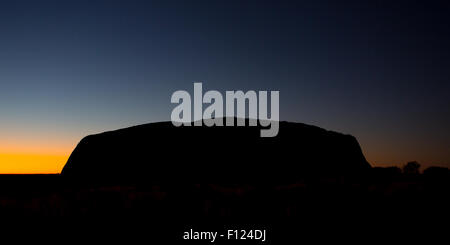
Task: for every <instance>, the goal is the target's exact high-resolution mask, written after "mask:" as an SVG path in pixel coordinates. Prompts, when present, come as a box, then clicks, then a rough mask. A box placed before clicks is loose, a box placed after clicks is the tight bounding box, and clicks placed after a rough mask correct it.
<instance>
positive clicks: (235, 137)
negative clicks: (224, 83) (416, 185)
mask: <svg viewBox="0 0 450 245" xmlns="http://www.w3.org/2000/svg"><path fill="white" fill-rule="evenodd" d="M247 125H248V124H247ZM369 168H370V164H369V163H368V162H367V161H366V159H365V157H364V155H363V153H362V151H361V148H360V145H359V143H358V141H357V140H356V138H355V137H353V136H351V135H345V134H341V133H337V132H333V131H328V130H325V129H322V128H319V127H315V126H310V125H306V124H302V123H293V122H284V121H283V122H280V129H279V134H278V135H277V136H276V137H273V138H261V137H260V127H259V126H257V127H250V126H244V127H238V126H234V127H217V126H213V127H207V126H201V127H184V126H181V127H175V126H173V125H172V123H171V122H158V123H149V124H145V125H139V126H134V127H130V128H124V129H119V130H115V131H109V132H104V133H100V134H96V135H89V136H87V137H85V138H83V139H82V140H81V141H80V143H79V144H78V145H77V147H76V148H75V150H74V151H73V152H72V154H71V156H70V158H69V160H68V161H67V164H66V165H65V167H64V169H63V171H62V174H63V175H65V176H71V177H77V176H78V177H89V176H91V177H94V176H95V177H96V178H102V177H103V178H110V177H113V178H141V179H148V180H149V181H178V180H186V181H193V182H195V181H200V182H201V181H211V180H213V181H223V182H234V181H247V180H261V181H267V180H269V181H270V180H271V179H280V178H284V179H290V178H291V179H292V178H296V177H297V176H311V175H317V174H319V175H330V174H331V175H342V174H344V175H345V174H355V173H359V172H363V171H365V170H367V169H369Z"/></svg>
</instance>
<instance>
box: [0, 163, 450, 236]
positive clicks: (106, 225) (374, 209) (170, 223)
mask: <svg viewBox="0 0 450 245" xmlns="http://www.w3.org/2000/svg"><path fill="white" fill-rule="evenodd" d="M0 184H1V187H0V214H1V216H2V217H8V218H14V219H16V220H17V219H20V220H22V217H27V220H33V221H37V223H36V224H35V225H30V227H31V229H32V230H33V231H35V232H38V233H39V234H41V235H42V234H48V235H51V236H53V237H54V236H55V235H56V234H58V235H61V236H64V237H70V238H71V239H73V240H79V241H80V242H82V241H83V240H85V239H90V240H92V241H95V240H97V241H102V242H108V241H117V240H120V239H125V240H126V241H127V244H128V243H137V242H139V243H141V244H166V243H171V242H174V241H178V242H179V243H180V244H183V243H188V241H185V240H183V232H184V231H190V229H193V230H194V231H195V230H197V231H218V232H223V233H224V234H226V231H227V230H228V229H236V230H241V229H246V230H251V229H260V230H264V229H265V230H266V233H267V235H266V236H267V237H266V241H265V242H261V241H255V240H253V241H250V240H240V241H236V240H232V241H229V240H228V241H227V240H226V239H225V238H222V239H217V240H216V241H215V243H229V244H234V243H236V242H238V243H242V244H255V243H256V244H286V242H295V243H305V244H310V242H314V243H320V242H337V241H345V242H347V243H359V244H361V243H362V244H365V243H366V242H365V241H369V240H370V241H374V240H375V241H379V242H382V241H386V239H389V240H392V239H396V240H397V239H398V241H399V242H400V241H404V240H405V239H415V238H416V237H417V236H418V235H424V234H427V236H428V234H433V235H432V236H429V237H428V238H427V239H432V238H438V237H439V239H442V238H443V239H448V234H449V228H450V227H449V219H448V218H449V207H450V206H449V200H448V199H449V197H450V195H449V194H450V192H449V190H450V189H449V187H450V178H449V173H448V170H445V169H437V170H435V171H431V172H428V173H425V174H420V175H418V174H409V175H408V174H402V173H398V172H397V171H395V169H394V170H393V169H377V168H375V169H372V170H371V171H370V172H369V173H367V174H366V175H364V176H352V177H349V176H347V177H322V178H319V177H314V178H302V179H301V180H298V181H296V182H289V183H283V182H282V181H277V183H276V184H275V183H274V182H272V183H269V182H268V183H266V184H251V183H249V184H193V183H148V182H145V181H130V180H128V181H121V182H120V183H119V182H117V181H116V182H115V181H111V180H109V181H100V180H87V179H85V180H82V179H78V180H74V179H68V178H65V176H60V175H23V176H22V175H4V176H0ZM44 220H45V222H44ZM47 221H50V222H47ZM21 222H22V221H21ZM23 223H27V224H30V223H28V222H23ZM31 224H33V222H32V223H31ZM20 229H21V230H22V229H23V227H21V228H20ZM430 232H431V233H430ZM441 237H442V238H441ZM361 239H363V240H361ZM447 241H448V240H447ZM191 242H192V241H191ZM443 242H444V241H443V240H440V242H439V243H441V244H444V243H443ZM199 243H206V244H209V243H211V242H210V241H206V240H203V241H194V244H199ZM431 244H433V243H432V242H431Z"/></svg>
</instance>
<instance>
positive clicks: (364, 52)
mask: <svg viewBox="0 0 450 245" xmlns="http://www.w3.org/2000/svg"><path fill="white" fill-rule="evenodd" d="M449 43H450V4H449V3H447V2H446V1H395V3H393V1H372V2H367V1H321V0H319V1H230V0H228V1H133V0H131V1H130V0H127V1H125V0H123V1H114V0H111V1H106V0H105V1H97V0H93V1H92V0H91V1H84V0H76V1H23V0H18V1H1V3H0V173H58V172H60V171H61V169H62V167H63V166H64V164H65V161H66V160H67V158H68V157H69V155H70V153H71V151H72V150H73V148H74V147H75V146H76V144H77V143H78V142H79V141H80V140H81V139H82V138H83V137H84V136H86V135H88V134H93V133H100V132H103V131H108V130H113V129H119V128H123V127H128V126H133V125H138V124H144V123H149V122H157V121H162V120H164V121H167V120H170V114H171V111H172V109H173V108H174V106H175V105H173V104H171V103H170V97H171V95H172V93H173V92H175V91H176V90H187V91H192V90H193V83H194V82H203V88H204V90H213V89H214V90H219V91H223V92H224V91H225V90H243V91H247V90H256V91H260V90H278V91H280V119H281V120H288V121H296V122H303V123H307V124H313V125H317V126H320V127H323V128H326V129H329V130H334V131H339V132H343V133H346V134H352V135H354V136H355V137H356V138H357V139H358V141H359V143H360V145H361V147H362V150H363V152H364V154H365V156H366V158H367V160H368V161H369V162H370V163H371V164H372V165H373V166H388V165H397V166H401V165H403V164H405V163H406V162H408V161H418V162H419V163H421V164H422V165H423V166H431V165H437V166H447V167H450V127H449V126H448V125H450V106H449V105H450V103H449V102H450V80H449V79H450V69H449V68H450V47H449V45H448V44H449Z"/></svg>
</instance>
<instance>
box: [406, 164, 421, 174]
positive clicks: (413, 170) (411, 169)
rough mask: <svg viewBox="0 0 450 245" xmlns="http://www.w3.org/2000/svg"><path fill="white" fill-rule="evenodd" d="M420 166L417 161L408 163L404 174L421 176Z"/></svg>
mask: <svg viewBox="0 0 450 245" xmlns="http://www.w3.org/2000/svg"><path fill="white" fill-rule="evenodd" d="M419 169H420V164H419V163H418V162H416V161H413V162H408V163H407V164H406V165H405V166H403V173H404V174H408V175H416V174H419Z"/></svg>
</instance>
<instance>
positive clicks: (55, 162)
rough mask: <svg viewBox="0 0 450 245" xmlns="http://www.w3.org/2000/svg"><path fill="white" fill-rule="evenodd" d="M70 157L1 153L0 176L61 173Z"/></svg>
mask: <svg viewBox="0 0 450 245" xmlns="http://www.w3.org/2000/svg"><path fill="white" fill-rule="evenodd" d="M68 158H69V156H68V155H51V154H49V155H47V154H33V153H30V154H26V153H0V174H54V173H60V172H61V170H62V168H63V167H64V165H65V164H66V162H67V159H68Z"/></svg>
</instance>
